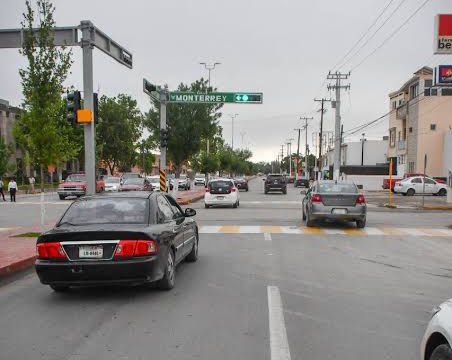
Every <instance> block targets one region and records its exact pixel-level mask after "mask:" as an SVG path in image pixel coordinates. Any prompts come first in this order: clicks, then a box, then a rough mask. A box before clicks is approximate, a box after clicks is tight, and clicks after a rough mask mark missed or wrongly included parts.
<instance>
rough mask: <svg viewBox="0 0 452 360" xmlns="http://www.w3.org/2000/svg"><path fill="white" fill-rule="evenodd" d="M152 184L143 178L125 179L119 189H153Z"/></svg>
mask: <svg viewBox="0 0 452 360" xmlns="http://www.w3.org/2000/svg"><path fill="white" fill-rule="evenodd" d="M152 190H153V189H152V185H151V184H150V183H149V181H148V180H146V179H143V178H134V177H131V178H128V179H123V180H122V184H121V186H120V187H119V191H152Z"/></svg>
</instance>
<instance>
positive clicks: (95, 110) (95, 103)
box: [93, 93, 99, 124]
mask: <svg viewBox="0 0 452 360" xmlns="http://www.w3.org/2000/svg"><path fill="white" fill-rule="evenodd" d="M93 117H94V124H97V123H98V121H99V98H98V96H97V93H94V94H93Z"/></svg>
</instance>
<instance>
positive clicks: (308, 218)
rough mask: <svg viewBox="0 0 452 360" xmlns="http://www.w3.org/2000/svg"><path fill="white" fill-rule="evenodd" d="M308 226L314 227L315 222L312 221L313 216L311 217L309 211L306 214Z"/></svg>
mask: <svg viewBox="0 0 452 360" xmlns="http://www.w3.org/2000/svg"><path fill="white" fill-rule="evenodd" d="M305 217H306V226H307V227H313V226H314V220H311V216H310V215H309V211H307V212H306V215H305Z"/></svg>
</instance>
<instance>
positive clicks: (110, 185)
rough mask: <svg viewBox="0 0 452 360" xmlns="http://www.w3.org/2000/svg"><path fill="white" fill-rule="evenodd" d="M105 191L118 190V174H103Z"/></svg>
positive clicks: (119, 180)
mask: <svg viewBox="0 0 452 360" xmlns="http://www.w3.org/2000/svg"><path fill="white" fill-rule="evenodd" d="M104 182H105V191H106V192H109V191H119V187H120V186H121V178H120V177H118V176H104Z"/></svg>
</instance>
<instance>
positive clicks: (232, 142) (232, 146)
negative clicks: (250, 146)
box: [229, 114, 239, 150]
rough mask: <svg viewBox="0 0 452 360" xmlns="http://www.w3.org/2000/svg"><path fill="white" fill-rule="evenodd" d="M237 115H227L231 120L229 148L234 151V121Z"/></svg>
mask: <svg viewBox="0 0 452 360" xmlns="http://www.w3.org/2000/svg"><path fill="white" fill-rule="evenodd" d="M238 115H239V114H229V116H230V117H231V120H232V135H231V148H232V150H234V119H235V117H236V116H238Z"/></svg>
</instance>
